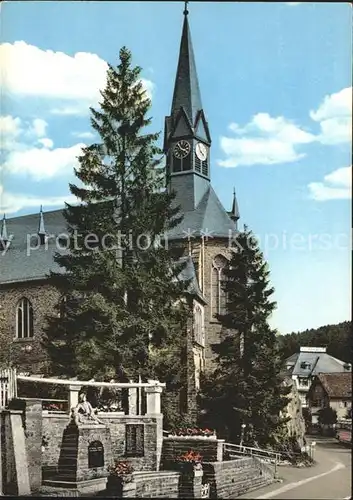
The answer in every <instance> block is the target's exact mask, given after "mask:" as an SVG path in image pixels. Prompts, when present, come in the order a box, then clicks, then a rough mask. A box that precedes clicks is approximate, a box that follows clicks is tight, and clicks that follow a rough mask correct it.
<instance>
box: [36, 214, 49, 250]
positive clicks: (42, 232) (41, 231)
mask: <svg viewBox="0 0 353 500" xmlns="http://www.w3.org/2000/svg"><path fill="white" fill-rule="evenodd" d="M38 235H39V237H40V243H41V245H44V243H45V238H46V235H47V232H46V230H45V226H44V215H43V207H42V205H41V206H40V212H39V226H38Z"/></svg>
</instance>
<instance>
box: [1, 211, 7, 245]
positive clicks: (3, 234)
mask: <svg viewBox="0 0 353 500" xmlns="http://www.w3.org/2000/svg"><path fill="white" fill-rule="evenodd" d="M0 240H1V241H3V242H5V243H6V242H7V241H8V236H7V229H6V215H5V214H4V216H3V218H2V224H1V234H0Z"/></svg>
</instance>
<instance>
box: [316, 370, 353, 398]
mask: <svg viewBox="0 0 353 500" xmlns="http://www.w3.org/2000/svg"><path fill="white" fill-rule="evenodd" d="M317 378H318V380H319V381H320V382H321V384H322V385H323V387H324V389H325V390H326V392H327V394H328V396H329V397H330V398H351V397H352V374H351V373H350V372H346V373H319V374H318V375H317Z"/></svg>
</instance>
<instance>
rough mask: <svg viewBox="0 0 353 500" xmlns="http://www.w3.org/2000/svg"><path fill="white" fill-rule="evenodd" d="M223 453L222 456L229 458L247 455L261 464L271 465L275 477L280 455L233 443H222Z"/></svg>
mask: <svg viewBox="0 0 353 500" xmlns="http://www.w3.org/2000/svg"><path fill="white" fill-rule="evenodd" d="M223 451H224V454H228V456H229V457H232V455H233V456H234V455H247V456H253V457H257V458H259V459H260V460H261V461H263V462H266V463H270V464H273V465H274V469H275V470H274V474H275V477H276V475H277V466H278V463H279V461H280V459H281V454H280V453H277V452H275V451H268V450H263V449H261V448H252V447H250V446H243V445H240V444H233V443H224V445H223Z"/></svg>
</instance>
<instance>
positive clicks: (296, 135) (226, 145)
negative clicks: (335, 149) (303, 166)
mask: <svg viewBox="0 0 353 500" xmlns="http://www.w3.org/2000/svg"><path fill="white" fill-rule="evenodd" d="M309 116H310V118H311V119H312V120H313V121H315V122H317V123H318V124H319V126H320V132H319V133H318V134H314V133H313V132H311V131H307V130H304V128H303V127H301V126H299V125H296V124H295V123H293V122H292V121H291V120H288V118H285V117H283V116H278V117H272V116H270V115H269V114H268V113H258V114H256V115H254V116H253V118H252V119H251V120H250V122H249V123H247V124H246V125H245V126H244V127H240V126H239V125H238V124H237V123H231V124H230V125H229V129H230V130H231V131H232V132H233V134H235V137H234V136H233V137H225V136H222V137H221V139H220V145H221V149H222V151H223V152H224V153H225V155H226V158H225V159H224V160H219V161H218V164H219V165H221V166H223V167H237V166H238V165H270V164H276V163H291V162H294V161H296V160H299V159H301V158H303V157H304V156H305V154H306V153H305V151H303V149H302V146H303V145H305V144H310V143H314V142H316V143H320V144H324V145H335V144H343V143H346V142H350V141H351V138H352V135H351V130H352V88H351V87H350V88H345V89H342V90H341V91H339V92H337V93H334V94H331V95H328V96H326V97H325V98H324V99H323V101H322V103H321V104H320V105H319V107H318V108H317V109H316V110H311V111H310V113H309Z"/></svg>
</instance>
